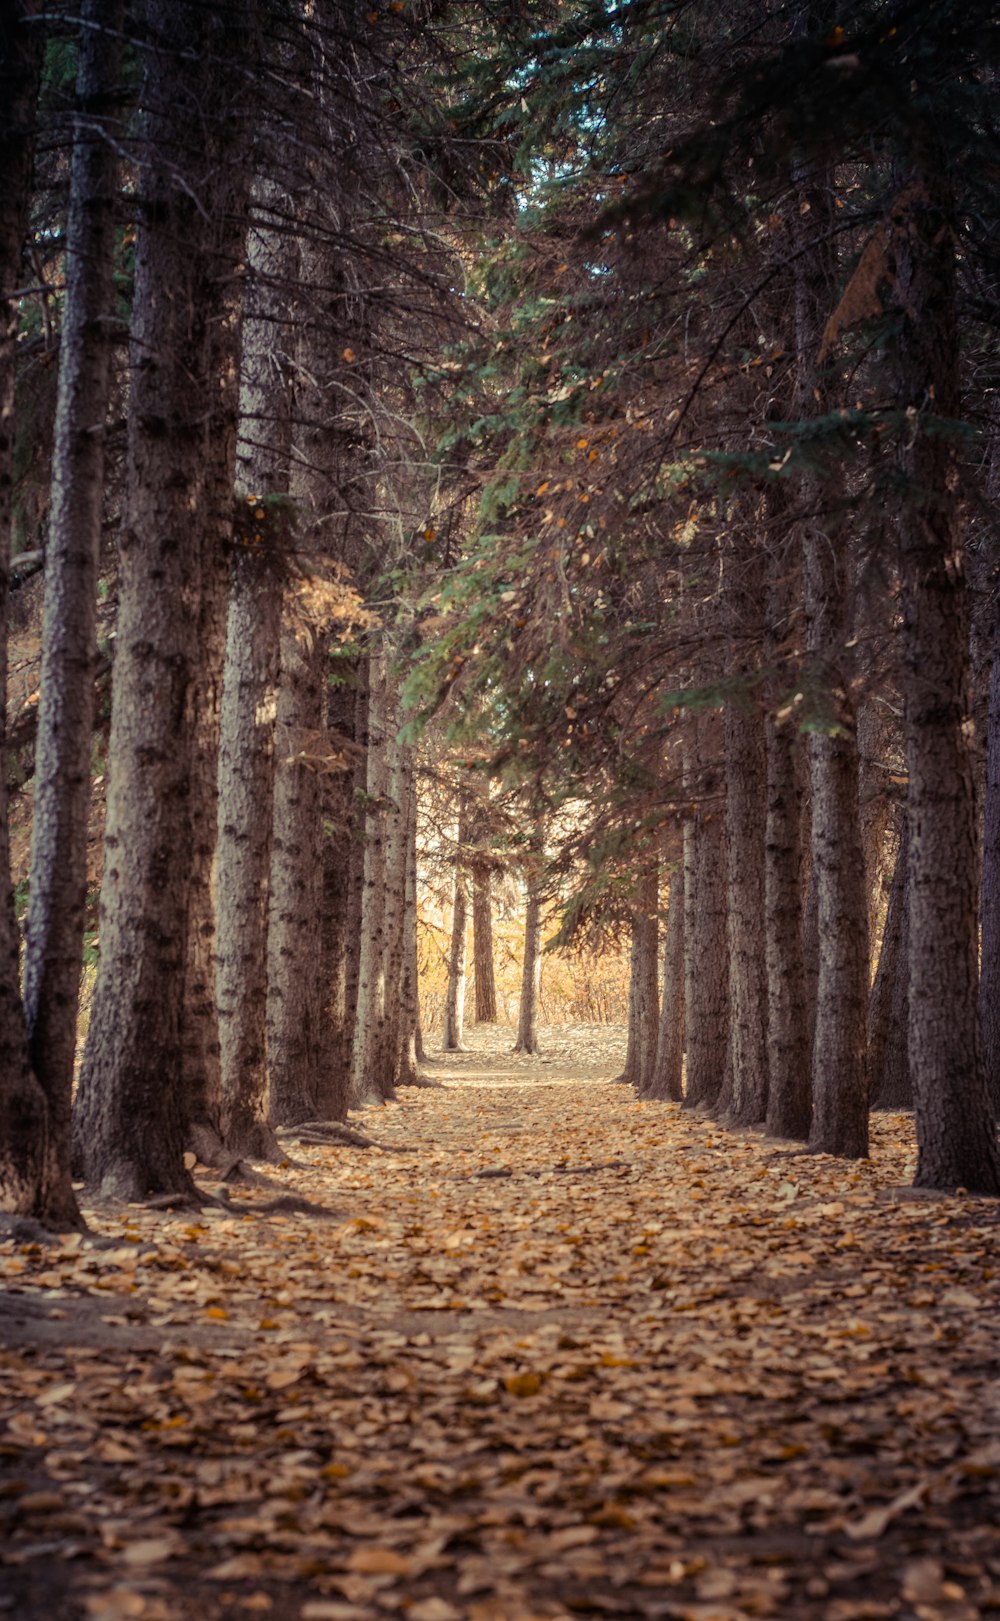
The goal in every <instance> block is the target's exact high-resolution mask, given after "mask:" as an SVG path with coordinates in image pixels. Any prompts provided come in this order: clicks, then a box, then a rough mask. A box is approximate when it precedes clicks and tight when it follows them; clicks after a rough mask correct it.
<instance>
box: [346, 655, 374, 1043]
mask: <svg viewBox="0 0 1000 1621" xmlns="http://www.w3.org/2000/svg"><path fill="white" fill-rule="evenodd" d="M357 683H358V684H357V689H356V692H355V705H354V739H355V742H356V744H357V750H356V753H355V758H354V770H353V772H352V776H351V815H350V824H349V838H350V844H349V864H348V872H347V898H346V906H345V917H346V926H345V933H344V1035H343V1042H344V1052H345V1053H346V1055H347V1066H348V1073H349V1074H351V1075H353V1052H354V1032H355V1028H356V1025H357V1010H358V986H359V984H360V979H361V946H362V938H363V929H362V923H363V919H364V897H365V852H366V849H367V838H366V829H367V822H368V815H367V795H366V788H367V783H368V711H369V707H370V702H371V660H370V658H369V656H368V654H363V655H362V657H361V658H360V659H359V661H358V676H357Z"/></svg>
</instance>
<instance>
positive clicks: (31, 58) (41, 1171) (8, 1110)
mask: <svg viewBox="0 0 1000 1621" xmlns="http://www.w3.org/2000/svg"><path fill="white" fill-rule="evenodd" d="M38 15H39V8H37V7H36V6H34V5H33V4H31V3H30V0H2V3H0V745H3V743H4V741H5V738H4V733H5V731H6V719H7V603H8V593H9V589H10V538H11V505H12V503H11V473H12V464H13V451H14V381H15V370H14V367H15V354H16V346H17V334H18V324H19V310H18V301H17V296H16V294H17V288H18V286H19V285H20V281H21V256H22V252H23V249H24V239H25V234H26V232H27V228H28V212H29V207H30V202H31V177H32V162H33V155H34V136H35V109H36V103H37V98H38V86H39V81H40V77H41V66H42V48H43V42H44V36H43V34H42V31H41V29H40V27H38V25H37V19H38ZM0 754H2V758H3V759H4V760H5V759H6V749H5V748H0ZM19 944H20V942H19V937H18V927H17V919H16V916H15V913H14V897H13V892H12V888H11V881H10V849H9V833H8V810H7V773H6V769H4V770H3V771H2V772H0V1208H2V1209H4V1210H12V1211H16V1212H19V1213H22V1214H25V1215H30V1214H31V1213H32V1212H33V1211H34V1209H35V1208H36V1203H37V1201H38V1199H39V1195H40V1194H41V1191H42V1188H43V1185H44V1179H45V1177H46V1174H47V1167H48V1153H47V1133H48V1129H49V1128H48V1110H47V1105H46V1098H45V1094H44V1093H43V1091H42V1089H41V1087H40V1086H39V1084H38V1082H37V1080H36V1078H35V1076H34V1075H33V1073H32V1070H31V1063H30V1059H29V1056H28V1037H27V1030H26V1028H25V1022H24V1009H23V1006H22V1002H21V989H20V983H19V969H18V957H19Z"/></svg>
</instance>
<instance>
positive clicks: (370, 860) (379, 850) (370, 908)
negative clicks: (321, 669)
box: [351, 653, 389, 1105]
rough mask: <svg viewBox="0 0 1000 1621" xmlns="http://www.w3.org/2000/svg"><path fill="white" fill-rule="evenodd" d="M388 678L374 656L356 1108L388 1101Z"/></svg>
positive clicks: (382, 657) (382, 660)
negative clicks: (383, 1062) (384, 1063)
mask: <svg viewBox="0 0 1000 1621" xmlns="http://www.w3.org/2000/svg"><path fill="white" fill-rule="evenodd" d="M387 679H388V678H387V672H386V657H385V654H384V653H379V654H375V653H373V654H372V655H371V657H370V661H369V697H368V750H367V787H366V831H365V846H364V881H363V887H362V908H361V950H360V956H359V961H358V993H357V1007H356V1010H355V1018H354V1048H353V1060H352V1080H351V1097H352V1101H353V1102H354V1103H355V1105H361V1104H363V1103H366V1102H368V1103H370V1102H380V1101H382V1099H383V1098H384V1096H385V1094H384V1092H383V1082H382V1076H381V1073H380V1068H379V1064H380V1059H381V1052H382V1047H381V1035H382V1026H383V1024H384V1021H385V968H386V906H385V898H386V842H385V841H386V801H387V796H388V791H389V749H388V737H387V727H388V714H387Z"/></svg>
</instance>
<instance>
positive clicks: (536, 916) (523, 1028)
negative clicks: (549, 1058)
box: [514, 878, 542, 1053]
mask: <svg viewBox="0 0 1000 1621" xmlns="http://www.w3.org/2000/svg"><path fill="white" fill-rule="evenodd" d="M536 885H537V881H534V882H533V881H532V880H531V879H530V878H529V881H528V902H527V907H526V909H525V914H524V962H523V964H522V967H521V1004H520V1007H519V1008H518V1014H517V1040H516V1041H515V1043H514V1051H515V1052H516V1053H537V1051H538V993H539V991H540V990H541V986H542V901H541V896H540V895H539V892H538V889H537V887H536Z"/></svg>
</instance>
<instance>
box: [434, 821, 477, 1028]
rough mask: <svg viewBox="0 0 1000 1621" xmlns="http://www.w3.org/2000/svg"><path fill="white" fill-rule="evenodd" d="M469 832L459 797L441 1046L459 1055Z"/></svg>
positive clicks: (467, 890)
mask: <svg viewBox="0 0 1000 1621" xmlns="http://www.w3.org/2000/svg"><path fill="white" fill-rule="evenodd" d="M470 831H471V822H470V807H469V801H468V798H467V796H465V795H460V797H459V810H458V828H457V832H456V835H455V861H454V878H453V887H452V903H451V944H450V946H449V950H448V988H447V991H446V994H445V1005H444V1028H443V1030H442V1032H441V1046H442V1047H443V1048H444V1050H445V1052H461V1051H462V1049H463V1047H464V1045H465V1043H464V1036H465V967H466V953H467V937H468V925H469V874H468V867H467V865H466V845H467V844H468V841H469V837H470Z"/></svg>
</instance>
